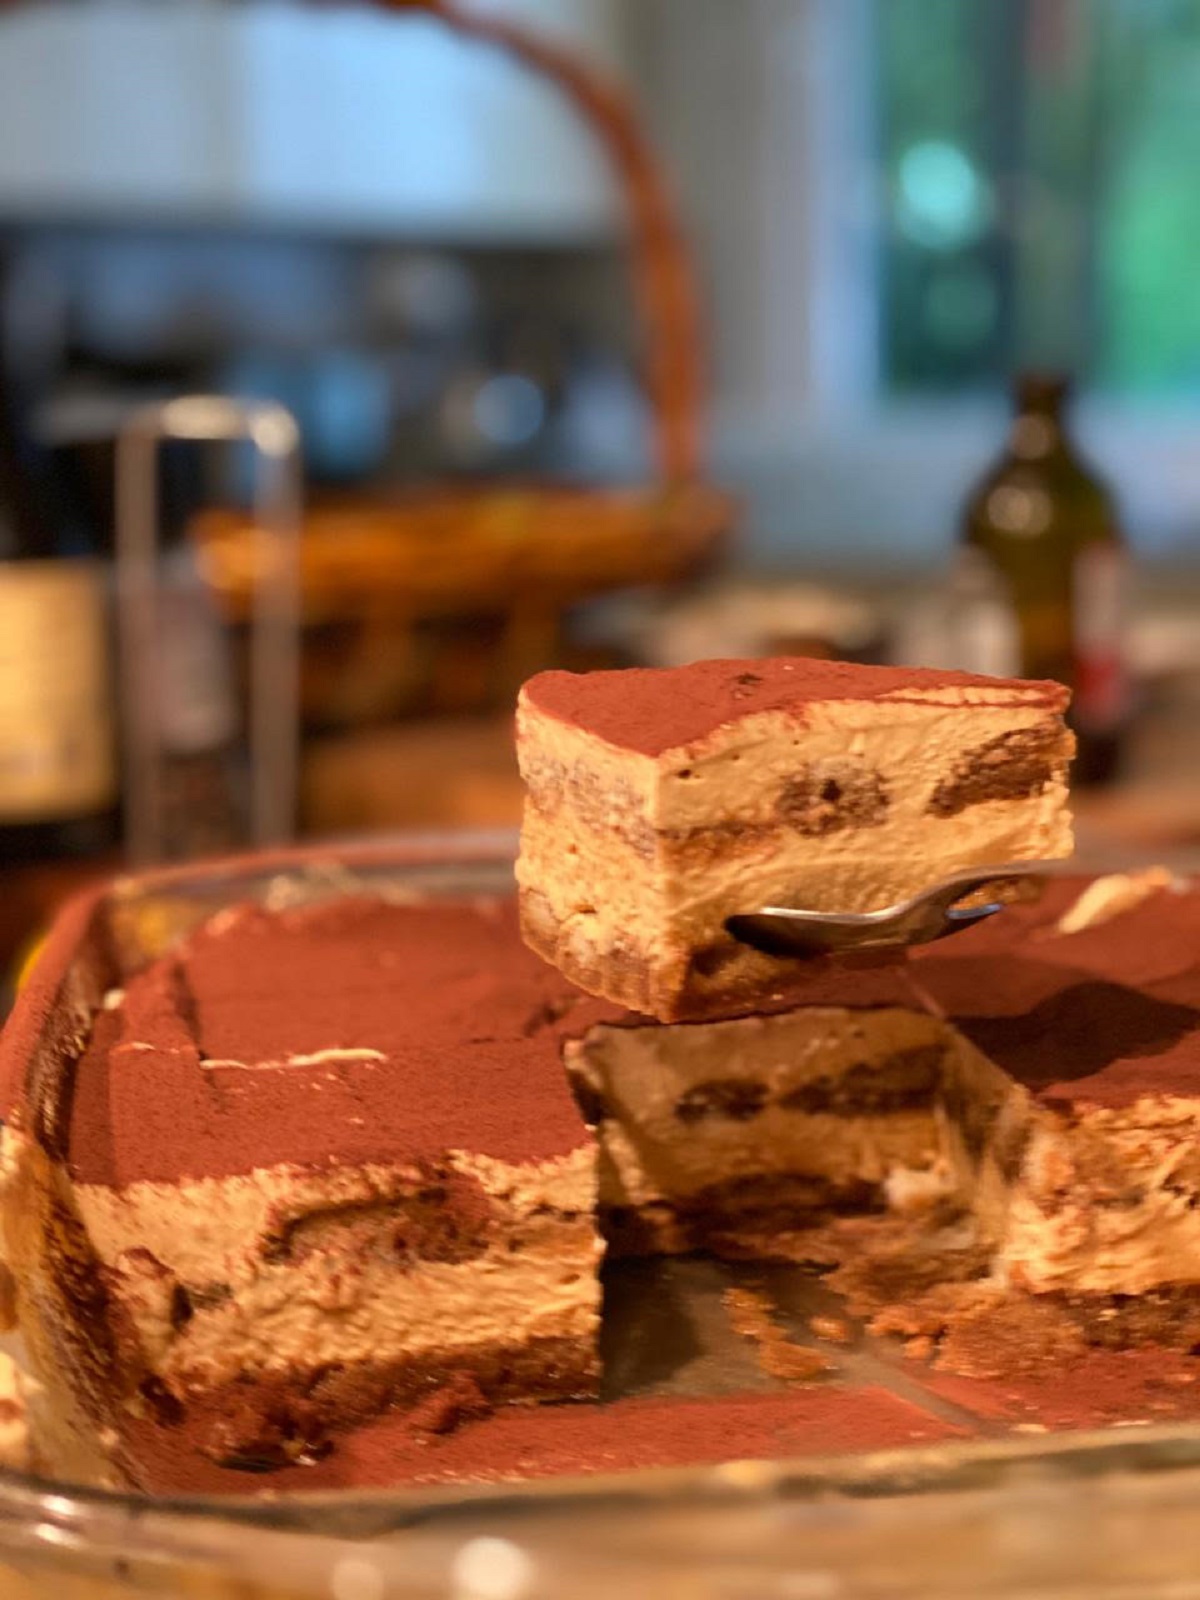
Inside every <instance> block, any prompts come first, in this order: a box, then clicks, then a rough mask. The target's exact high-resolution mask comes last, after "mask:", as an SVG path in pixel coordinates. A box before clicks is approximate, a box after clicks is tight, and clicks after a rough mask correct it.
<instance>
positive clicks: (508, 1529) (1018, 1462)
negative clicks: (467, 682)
mask: <svg viewBox="0 0 1200 1600" xmlns="http://www.w3.org/2000/svg"><path fill="white" fill-rule="evenodd" d="M513 846H514V841H513V839H512V837H511V836H510V835H507V834H502V835H457V836H454V835H446V836H415V837H409V838H406V839H403V840H400V841H396V842H388V843H375V844H370V845H362V844H347V845H344V846H326V847H321V848H314V849H308V850H300V851H292V852H280V853H279V854H276V855H272V856H257V857H253V858H245V859H240V860H233V861H228V862H217V863H210V864H204V865H201V866H196V867H188V868H178V869H169V870H165V871H159V872H153V873H149V874H145V875H141V876H137V877H130V878H124V879H119V880H117V881H116V882H114V883H112V884H111V885H109V886H107V887H105V888H103V889H101V890H98V891H96V892H95V893H93V894H91V895H89V896H86V897H84V898H83V899H81V900H78V901H76V902H75V903H74V904H73V905H72V906H70V907H68V908H67V909H66V910H65V911H64V912H63V914H62V916H61V917H60V919H59V921H58V923H57V924H56V926H55V928H54V930H53V931H52V933H51V935H50V937H49V939H48V940H47V942H46V945H45V947H44V949H43V951H42V954H41V956H40V957H39V959H38V961H37V963H36V965H35V968H34V970H33V972H32V974H31V975H30V978H29V981H28V983H27V984H26V986H25V988H24V989H23V991H22V994H21V996H20V997H19V999H18V1002H17V1007H16V1009H15V1010H14V1014H13V1018H12V1019H11V1022H10V1025H9V1028H8V1030H7V1032H6V1035H5V1040H4V1046H3V1049H4V1052H5V1054H6V1062H5V1067H6V1070H8V1071H13V1070H17V1071H20V1072H24V1073H27V1074H35V1073H37V1072H38V1071H39V1067H41V1070H42V1071H43V1072H44V1071H45V1064H44V1063H45V1058H47V1057H48V1056H49V1055H50V1054H51V1053H52V1052H53V1050H55V1049H58V1048H60V1047H61V1039H62V1032H63V1013H64V1010H65V1009H68V1008H71V1007H74V1008H75V1009H76V1011H77V1010H78V1008H79V1006H80V1004H81V996H89V995H90V996H97V997H98V996H99V995H100V994H101V993H103V990H104V989H105V988H107V987H109V986H111V985H113V984H115V983H119V982H120V981H121V978H122V976H123V975H124V974H126V973H128V972H129V971H131V970H133V969H134V968H135V967H137V966H138V965H140V964H142V963H144V962H145V961H146V960H148V959H150V958H151V957H153V956H154V955H156V954H158V953H159V952H161V951H162V950H164V949H165V948H167V947H168V946H169V945H170V944H171V943H173V942H174V941H175V940H177V939H178V938H180V937H181V936H182V935H183V934H184V933H185V932H186V931H187V930H188V929H189V928H190V927H192V926H194V925H195V924H196V923H197V922H199V921H201V920H203V919H204V918H206V917H208V916H209V915H211V914H212V913H213V912H215V911H217V910H220V909H221V908H222V907H225V906H227V905H230V904H234V903H237V902H240V901H247V900H256V901H260V902H262V903H264V904H267V905H271V906H279V907H282V906H287V905H295V904H300V903H306V902H310V901H312V900H315V899H318V898H322V897H329V896H334V895H340V894H344V893H353V892H364V891H365V892H369V893H382V894H385V895H388V896H391V897H399V898H421V899H424V898H428V897H430V896H436V897H441V896H468V897H478V896H481V895H489V894H495V893H504V892H506V891H508V890H509V889H510V887H511V881H512V854H513ZM667 1270H669V1271H672V1272H675V1273H676V1274H677V1277H676V1280H675V1290H676V1293H677V1296H678V1298H679V1299H680V1302H681V1305H682V1306H683V1312H682V1313H681V1314H683V1315H685V1316H686V1315H687V1314H689V1313H688V1306H689V1302H695V1303H696V1304H699V1302H700V1301H704V1303H705V1304H706V1306H707V1307H708V1311H709V1312H711V1308H712V1305H713V1303H714V1293H715V1295H716V1298H717V1300H718V1301H719V1297H720V1285H721V1284H722V1283H724V1282H737V1281H738V1273H739V1271H740V1270H741V1269H739V1268H738V1267H737V1266H729V1267H724V1266H721V1265H720V1264H716V1263H707V1264H704V1266H703V1268H702V1269H700V1268H698V1267H697V1266H696V1264H695V1263H692V1264H690V1265H689V1264H688V1263H686V1262H684V1263H680V1264H678V1265H674V1266H671V1265H669V1266H668V1268H667ZM789 1274H790V1276H789ZM771 1282H772V1285H773V1293H774V1294H775V1302H776V1306H777V1309H778V1310H779V1313H780V1315H781V1317H784V1318H786V1319H789V1320H790V1321H791V1323H792V1325H793V1326H801V1325H802V1324H803V1323H804V1321H805V1317H806V1314H807V1313H808V1312H810V1311H811V1310H812V1309H813V1307H814V1306H817V1305H820V1306H821V1308H822V1309H827V1306H826V1305H825V1303H824V1302H823V1301H821V1299H820V1297H821V1296H822V1295H823V1294H824V1291H823V1290H822V1289H821V1288H820V1286H819V1285H817V1284H816V1283H815V1281H814V1282H810V1280H807V1279H806V1278H805V1276H804V1274H803V1273H802V1271H801V1269H799V1268H797V1269H794V1271H793V1269H783V1272H782V1276H781V1274H780V1273H778V1272H777V1273H775V1275H774V1276H773V1278H772V1279H771ZM608 1292H609V1294H610V1297H611V1299H612V1300H613V1302H614V1304H615V1305H616V1306H617V1308H618V1311H619V1315H620V1317H621V1318H622V1319H626V1320H628V1319H629V1318H630V1317H633V1318H636V1307H637V1298H638V1293H639V1290H638V1273H637V1269H636V1268H632V1269H630V1270H628V1271H623V1270H622V1269H620V1268H618V1269H617V1271H616V1273H615V1274H614V1275H613V1279H612V1281H611V1282H610V1283H609V1285H608ZM810 1297H815V1298H810ZM709 1321H710V1322H711V1316H710V1317H709ZM719 1337H720V1336H719V1335H718V1338H719ZM729 1337H730V1338H731V1339H732V1338H733V1337H734V1336H733V1335H732V1334H730V1335H729ZM659 1354H660V1356H661V1351H660V1352H659ZM718 1354H719V1352H718ZM708 1355H709V1359H708V1360H707V1361H706V1362H704V1363H702V1364H701V1365H700V1366H698V1367H696V1368H695V1369H691V1368H688V1367H687V1364H686V1363H683V1362H680V1363H679V1364H678V1366H677V1368H676V1369H675V1370H673V1371H670V1372H668V1374H667V1376H665V1377H664V1376H663V1362H662V1361H661V1359H660V1360H658V1361H657V1362H656V1363H655V1375H654V1376H649V1375H648V1374H647V1373H645V1372H640V1371H639V1367H638V1363H637V1361H636V1360H632V1361H629V1362H625V1363H622V1366H623V1368H624V1374H623V1377H622V1379H621V1387H620V1389H619V1391H618V1392H623V1393H626V1392H633V1393H654V1392H660V1393H681V1392H683V1393H700V1392H705V1391H706V1390H709V1389H710V1388H711V1385H712V1382H713V1379H712V1372H713V1369H714V1363H713V1361H712V1359H711V1356H712V1351H711V1349H710V1350H709V1352H708ZM731 1359H732V1358H731ZM740 1359H741V1360H742V1362H743V1364H744V1361H745V1354H744V1350H743V1351H742V1354H741V1357H740ZM667 1365H668V1366H670V1363H668V1364H667ZM716 1365H717V1367H719V1366H720V1362H719V1361H718V1362H717V1363H716ZM843 1380H847V1381H852V1382H853V1383H854V1384H855V1385H858V1386H861V1385H864V1384H867V1385H871V1386H878V1387H882V1388H884V1389H886V1390H888V1391H890V1393H891V1394H893V1395H895V1396H897V1397H898V1398H900V1399H902V1400H905V1401H909V1402H913V1401H916V1402H917V1403H919V1404H920V1405H921V1406H922V1407H924V1408H925V1409H926V1411H927V1412H928V1413H929V1414H930V1415H932V1416H934V1417H936V1418H940V1419H941V1420H942V1421H943V1422H944V1423H945V1424H947V1427H948V1428H952V1429H953V1430H954V1431H955V1432H956V1433H957V1434H958V1435H959V1437H956V1438H954V1439H953V1440H952V1441H950V1442H944V1443H937V1444H924V1445H914V1446H909V1447H907V1448H903V1449H890V1450H886V1451H875V1452H872V1453H868V1454H857V1455H839V1456H836V1457H812V1458H804V1459H800V1460H790V1461H755V1462H733V1463H730V1464H727V1465H724V1466H717V1467H694V1468H671V1469H663V1470H653V1471H650V1470H639V1471H634V1472H627V1473H622V1474H613V1475H605V1476H596V1477H589V1478H575V1479H572V1480H569V1481H567V1480H562V1479H542V1480H537V1481H534V1482H529V1483H523V1484H514V1485H492V1486H487V1487H478V1486H464V1487H443V1488H438V1489H433V1490H430V1489H420V1490H399V1491H392V1492H387V1493H381V1492H372V1493H358V1492H353V1491H346V1492H341V1493H325V1494H308V1495H289V1496H287V1497H284V1496H282V1495H279V1494H278V1493H276V1494H272V1493H271V1491H270V1485H269V1480H263V1479H261V1478H257V1479H255V1480H253V1488H254V1489H255V1490H256V1491H257V1493H256V1494H254V1495H253V1496H251V1495H249V1494H248V1495H247V1496H246V1497H244V1498H243V1497H237V1498H221V1499H211V1500H202V1499H194V1500H168V1499H151V1498H149V1497H146V1496H140V1495H136V1494H116V1493H108V1492H104V1491H98V1490H95V1489H91V1488H87V1487H81V1486H76V1485H71V1484H66V1483H50V1482H47V1481H44V1480H39V1479H35V1478H31V1477H28V1476H24V1475H21V1474H17V1473H0V1597H2V1600H10V1597H11V1600H33V1597H37V1600H42V1597H47V1600H50V1597H53V1600H59V1597H61V1600H108V1597H114V1600H115V1597H117V1596H126V1595H142V1596H160V1597H163V1600H166V1597H168V1596H170V1597H180V1596H189V1597H190V1596H197V1597H200V1596H203V1597H212V1600H226V1597H229V1600H233V1597H237V1600H260V1597H261V1600H309V1597H317V1596H321V1597H326V1600H416V1597H421V1600H425V1597H430V1600H433V1597H438V1600H442V1597H445V1600H564V1597H568V1596H581V1597H589V1596H599V1595H613V1594H623V1595H630V1594H632V1595H642V1594H646V1595H651V1594H652V1595H655V1596H665V1597H670V1596H675V1595H679V1596H688V1597H708V1596H712V1597H714V1600H717V1597H721V1600H733V1597H738V1600H742V1597H744V1600H758V1597H763V1600H767V1597H771V1600H825V1597H827V1596H828V1597H835V1596H843V1595H846V1596H852V1595H864V1596H871V1595H880V1596H882V1595H888V1596H897V1597H904V1596H910V1595H911V1596H913V1597H916V1596H918V1595H919V1596H921V1597H922V1600H934V1597H937V1596H947V1597H949V1596H966V1595H998V1596H999V1595H1010V1594H1011V1595H1044V1596H1058V1595H1063V1596H1067V1595H1080V1596H1082V1595H1085V1594H1086V1595H1088V1596H1091V1597H1096V1596H1101V1597H1103V1596H1126V1595H1128V1596H1134V1595H1137V1596H1139V1597H1141V1596H1147V1595H1157V1594H1162V1595H1171V1596H1183V1595H1188V1594H1191V1593H1193V1592H1196V1593H1200V1583H1197V1582H1196V1580H1195V1578H1194V1575H1195V1574H1196V1573H1197V1572H1198V1571H1200V1519H1197V1518H1196V1517H1195V1514H1194V1508H1195V1506H1196V1504H1197V1503H1198V1498H1200V1426H1196V1425H1193V1424H1191V1423H1187V1424H1171V1425H1159V1426H1145V1425H1141V1426H1137V1427H1132V1426H1119V1427H1112V1428H1107V1429H1102V1430H1096V1431H1093V1432H1087V1433H1079V1432H1074V1433H1070V1432H1067V1433H1056V1432H1053V1431H1045V1430H1041V1431H1037V1432H1022V1431H1021V1430H1020V1428H1017V1429H1016V1430H1013V1429H1012V1428H1011V1427H1008V1428H1007V1429H1006V1428H1005V1427H1001V1426H999V1425H997V1424H993V1423H989V1422H988V1421H987V1420H986V1419H985V1418H981V1417H979V1416H974V1417H970V1418H968V1417H967V1416H966V1415H965V1414H964V1413H963V1411H962V1409H961V1407H959V1406H957V1405H955V1404H953V1403H952V1402H950V1401H947V1400H946V1399H944V1398H942V1397H940V1396H938V1395H937V1394H935V1393H933V1392H932V1391H931V1390H929V1391H926V1390H924V1389H922V1386H921V1382H920V1377H919V1374H918V1375H917V1376H914V1369H913V1365H912V1363H906V1362H904V1361H903V1360H902V1359H901V1358H900V1356H899V1354H898V1353H897V1352H895V1351H892V1350H891V1349H889V1348H888V1347H887V1346H886V1345H884V1344H882V1343H877V1342H873V1341H872V1342H867V1343H865V1344H863V1345H860V1346H859V1347H858V1348H855V1349H853V1350H851V1351H848V1352H847V1354H846V1356H845V1358H844V1361H843V1364H842V1369H841V1377H840V1378H839V1379H837V1380H835V1381H843ZM1130 1420H1131V1421H1137V1422H1139V1423H1142V1422H1144V1419H1141V1418H1134V1419H1130ZM264 1487H265V1492H263V1491H264Z"/></svg>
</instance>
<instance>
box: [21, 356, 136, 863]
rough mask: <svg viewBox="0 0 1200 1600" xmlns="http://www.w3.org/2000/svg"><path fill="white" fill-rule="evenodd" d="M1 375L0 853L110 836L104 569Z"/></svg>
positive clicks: (112, 764) (80, 851)
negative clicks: (26, 442) (24, 442)
mask: <svg viewBox="0 0 1200 1600" xmlns="http://www.w3.org/2000/svg"><path fill="white" fill-rule="evenodd" d="M43 487H44V486H43V485H42V484H41V483H40V481H39V479H38V476H37V473H36V471H34V470H32V469H31V466H30V462H29V459H28V457H27V455H26V453H25V452H24V451H23V450H22V448H21V442H20V437H19V433H18V429H17V427H16V424H15V421H14V414H13V407H12V406H11V404H10V403H9V396H8V395H7V393H6V392H4V389H3V384H2V383H0V863H15V862H28V861H41V860H48V859H55V858H59V857H65V856H81V855H84V856H88V855H96V854H100V853H103V852H106V851H108V850H111V849H112V848H113V846H114V844H115V842H116V837H117V820H118V819H117V771H116V750H115V716H114V708H113V680H112V671H111V648H110V637H109V618H108V609H107V598H106V584H105V569H104V566H103V564H102V562H101V561H100V560H99V559H97V558H96V557H95V556H94V555H91V554H88V553H87V552H83V551H80V550H78V549H75V548H73V547H72V544H71V541H70V539H69V538H67V537H66V536H65V535H64V534H63V532H62V529H61V527H60V525H59V522H58V519H57V518H56V517H55V515H54V513H53V508H52V506H51V505H50V503H49V497H48V496H47V495H46V494H45V493H44V492H43Z"/></svg>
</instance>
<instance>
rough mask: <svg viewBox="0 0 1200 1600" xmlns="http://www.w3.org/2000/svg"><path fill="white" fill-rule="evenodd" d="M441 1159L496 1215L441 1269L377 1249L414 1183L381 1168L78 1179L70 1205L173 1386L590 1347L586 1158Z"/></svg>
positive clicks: (589, 1155) (115, 1293)
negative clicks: (524, 1347) (518, 1161)
mask: <svg viewBox="0 0 1200 1600" xmlns="http://www.w3.org/2000/svg"><path fill="white" fill-rule="evenodd" d="M448 1160H449V1162H450V1164H451V1165H453V1166H455V1167H457V1168H458V1170H459V1171H461V1172H464V1173H469V1174H471V1175H472V1176H474V1177H476V1178H480V1179H481V1181H483V1182H485V1184H486V1187H487V1191H488V1194H489V1198H490V1199H491V1200H492V1201H494V1202H496V1203H497V1212H496V1216H495V1220H494V1223H493V1224H487V1225H484V1226H483V1227H482V1228H480V1230H479V1237H478V1239H477V1240H476V1239H472V1238H471V1237H470V1236H469V1235H464V1236H462V1237H460V1238H457V1239H456V1240H453V1241H451V1246H450V1250H449V1253H450V1257H451V1258H450V1259H436V1253H435V1257H434V1258H432V1259H425V1258H422V1257H420V1256H419V1255H418V1256H417V1257H416V1258H415V1259H411V1260H401V1259H398V1258H397V1255H396V1253H395V1252H394V1250H391V1249H389V1248H388V1247H387V1242H386V1241H387V1239H388V1237H389V1234H390V1230H392V1229H393V1228H394V1227H395V1226H397V1225H398V1226H400V1227H403V1226H404V1225H405V1220H406V1216H407V1214H408V1210H409V1201H410V1199H411V1182H412V1180H411V1177H410V1175H408V1174H405V1173H403V1172H402V1171H396V1170H394V1169H389V1168H381V1167H373V1168H367V1169H359V1170H354V1171H331V1172H329V1173H325V1174H314V1173H311V1172H297V1171H295V1170H294V1169H289V1168H286V1167H285V1168H272V1169H266V1170H259V1171H256V1172H252V1173H249V1174H247V1175H245V1176H240V1177H234V1178H209V1179H197V1180H192V1181H184V1182H181V1183H179V1184H157V1183H139V1184H133V1185H130V1186H129V1187H127V1188H125V1189H121V1190H114V1189H108V1188H104V1187H101V1186H98V1185H78V1186H76V1190H75V1199H76V1204H77V1206H78V1209H79V1213H80V1216H81V1219H82V1221H83V1223H84V1226H85V1228H86V1232H87V1235H88V1238H89V1241H90V1243H91V1245H92V1248H93V1249H94V1250H95V1252H96V1255H97V1257H98V1258H99V1261H100V1264H101V1266H102V1268H103V1269H104V1277H105V1282H106V1286H107V1288H108V1290H109V1293H110V1295H111V1296H112V1297H113V1299H114V1301H115V1304H116V1307H117V1308H118V1310H119V1312H120V1313H121V1314H123V1316H124V1317H125V1318H127V1319H128V1322H129V1324H130V1326H131V1327H132V1328H133V1329H134V1330H135V1332H136V1335H137V1340H138V1343H139V1346H140V1348H141V1351H142V1353H143V1356H144V1358H145V1360H146V1361H147V1363H148V1365H149V1366H150V1367H151V1368H152V1369H153V1370H154V1371H155V1372H156V1373H157V1374H158V1375H159V1376H160V1377H161V1378H162V1379H163V1380H164V1381H165V1382H166V1383H167V1384H168V1386H169V1387H172V1388H179V1389H185V1388H207V1387H211V1386H215V1385H217V1384H219V1383H221V1382H223V1381H225V1380H227V1379H230V1378H234V1377H236V1376H237V1375H238V1374H239V1373H246V1372H257V1373H262V1374H268V1373H272V1372H285V1371H286V1372H295V1371H297V1370H305V1369H310V1368H316V1367H321V1366H323V1365H326V1364H328V1363H332V1362H337V1363H340V1364H341V1365H343V1366H345V1365H348V1364H354V1363H360V1362H369V1363H372V1364H387V1363H389V1362H392V1361H399V1360H401V1359H407V1358H420V1357H422V1356H435V1355H436V1356H446V1355H449V1356H454V1355H456V1354H461V1353H469V1351H470V1350H471V1349H472V1348H474V1347H480V1348H482V1347H485V1346H493V1347H494V1346H496V1345H497V1344H500V1345H519V1344H522V1343H525V1342H527V1341H531V1340H534V1339H541V1338H560V1339H561V1338H564V1337H565V1338H569V1339H572V1340H578V1341H579V1342H581V1343H584V1344H590V1343H591V1342H592V1341H593V1340H594V1337H595V1332H596V1328H597V1325H598V1319H599V1310H600V1293H599V1284H598V1279H597V1267H598V1263H599V1258H600V1255H601V1253H602V1245H601V1243H600V1240H599V1237H598V1235H597V1233H596V1231H595V1227H594V1223H593V1216H594V1211H595V1204H596V1182H595V1156H594V1153H593V1152H592V1151H591V1150H588V1149H584V1150H580V1151H577V1152H575V1153H573V1154H572V1155H571V1156H569V1157H566V1158H564V1159H563V1160H562V1161H556V1162H549V1163H545V1164H543V1165H542V1166H540V1167H537V1168H517V1167H511V1168H510V1167H506V1166H505V1164H504V1163H501V1162H497V1161H493V1160H488V1161H483V1162H481V1160H480V1158H478V1157H472V1156H469V1155H462V1154H459V1155H451V1156H450V1157H449V1158H448ZM281 1240H283V1241H290V1242H288V1243H286V1244H285V1245H283V1246H282V1247H281ZM514 1241H518V1243H519V1248H513V1242H514ZM442 1248H443V1246H442V1245H439V1246H437V1247H436V1249H437V1250H438V1251H440V1250H441V1249H442ZM456 1256H457V1259H456V1258H455V1257H456ZM181 1292H182V1295H183V1296H184V1297H185V1298H184V1300H183V1302H182V1303H183V1304H184V1305H185V1306H186V1308H187V1309H186V1315H185V1316H183V1317H181V1316H180V1305H181V1299H180V1295H181Z"/></svg>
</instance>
